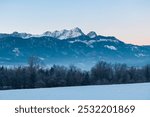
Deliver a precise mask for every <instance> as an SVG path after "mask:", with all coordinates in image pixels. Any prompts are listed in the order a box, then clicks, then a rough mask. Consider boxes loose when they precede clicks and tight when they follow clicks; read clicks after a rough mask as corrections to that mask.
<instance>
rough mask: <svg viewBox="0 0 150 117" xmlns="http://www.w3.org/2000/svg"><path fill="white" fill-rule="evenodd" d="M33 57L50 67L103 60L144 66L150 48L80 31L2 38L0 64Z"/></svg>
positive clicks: (14, 62) (90, 64)
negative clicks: (51, 65)
mask: <svg viewBox="0 0 150 117" xmlns="http://www.w3.org/2000/svg"><path fill="white" fill-rule="evenodd" d="M54 37H55V38H54ZM56 37H57V38H56ZM30 56H37V57H39V58H40V59H41V60H42V61H43V62H44V63H46V64H64V65H66V64H67V65H69V64H74V63H76V65H77V66H80V67H91V66H92V65H93V64H95V63H96V62H97V61H99V60H103V61H109V62H113V63H116V62H121V63H127V64H132V65H135V66H140V65H143V64H147V63H150V46H137V45H132V44H126V43H124V42H122V41H120V40H118V39H117V38H115V37H112V36H101V35H97V34H96V33H95V32H90V33H88V34H87V35H85V34H84V33H83V32H82V31H81V29H79V28H75V29H72V30H63V31H60V32H59V31H57V32H56V31H55V32H53V33H51V32H47V33H45V35H41V36H34V35H32V34H27V33H17V32H16V33H12V34H1V35H0V64H2V65H11V64H25V63H27V60H28V58H29V57H30Z"/></svg>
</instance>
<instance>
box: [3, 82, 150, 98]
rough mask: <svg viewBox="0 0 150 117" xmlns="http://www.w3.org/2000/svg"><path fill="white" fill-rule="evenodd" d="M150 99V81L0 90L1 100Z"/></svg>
mask: <svg viewBox="0 0 150 117" xmlns="http://www.w3.org/2000/svg"><path fill="white" fill-rule="evenodd" d="M4 99H6V100H150V83H141V84H125V85H103V86H83V87H64V88H44V89H25V90H7V91H0V100H4Z"/></svg>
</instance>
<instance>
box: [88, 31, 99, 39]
mask: <svg viewBox="0 0 150 117" xmlns="http://www.w3.org/2000/svg"><path fill="white" fill-rule="evenodd" d="M87 36H89V37H90V38H95V37H97V34H96V33H95V32H94V31H91V32H89V33H88V34H87Z"/></svg>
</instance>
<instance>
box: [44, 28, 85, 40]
mask: <svg viewBox="0 0 150 117" xmlns="http://www.w3.org/2000/svg"><path fill="white" fill-rule="evenodd" d="M43 35H44V36H51V37H54V38H58V39H68V38H74V37H79V36H82V35H84V33H83V32H82V30H81V29H79V28H77V27H76V28H74V29H71V30H66V29H63V30H61V31H57V30H56V31H54V32H50V31H47V32H45V33H44V34H43Z"/></svg>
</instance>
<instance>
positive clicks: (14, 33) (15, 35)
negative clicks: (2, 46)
mask: <svg viewBox="0 0 150 117" xmlns="http://www.w3.org/2000/svg"><path fill="white" fill-rule="evenodd" d="M11 35H12V36H14V37H21V38H30V37H32V34H28V33H19V32H13V33H12V34H11Z"/></svg>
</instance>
